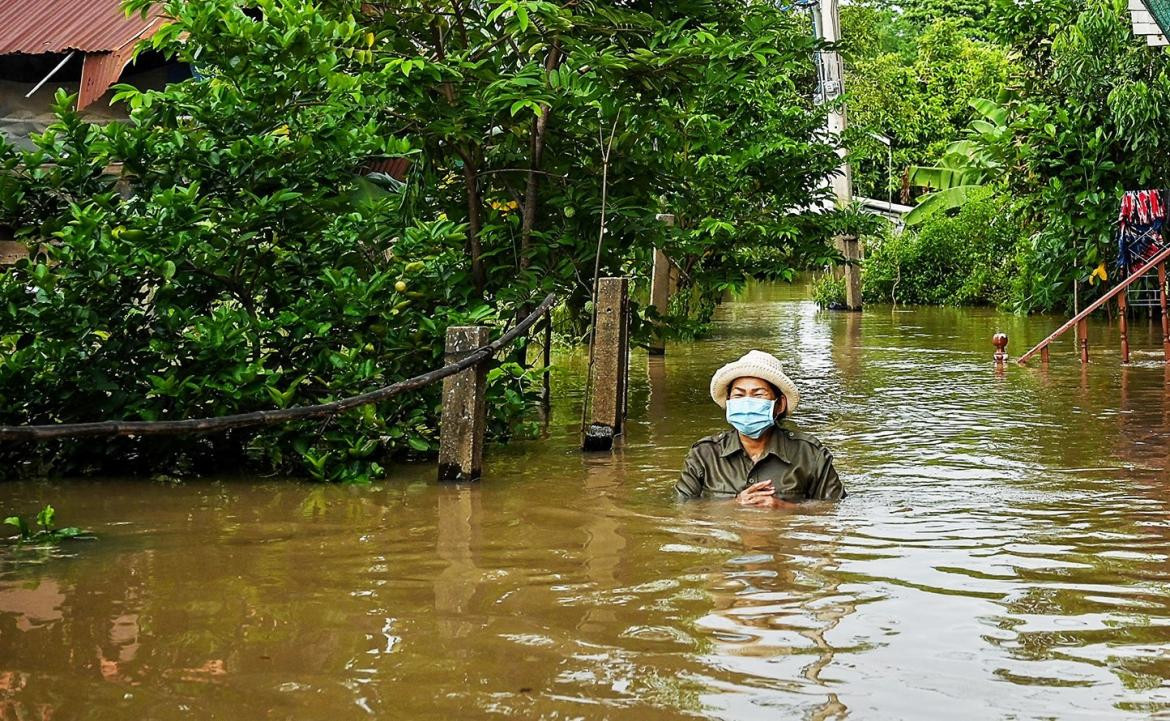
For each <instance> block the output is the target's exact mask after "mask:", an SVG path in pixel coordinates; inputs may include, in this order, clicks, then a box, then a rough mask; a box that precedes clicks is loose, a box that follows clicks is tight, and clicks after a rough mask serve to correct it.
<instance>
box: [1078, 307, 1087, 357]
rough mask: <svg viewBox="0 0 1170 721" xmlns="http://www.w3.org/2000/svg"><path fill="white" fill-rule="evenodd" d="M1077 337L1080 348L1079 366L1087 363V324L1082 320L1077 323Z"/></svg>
mask: <svg viewBox="0 0 1170 721" xmlns="http://www.w3.org/2000/svg"><path fill="white" fill-rule="evenodd" d="M1077 337H1078V338H1079V342H1080V346H1081V365H1085V364H1086V363H1088V362H1089V322H1088V321H1087V320H1085V319H1084V318H1081V319H1080V320H1079V321H1077Z"/></svg>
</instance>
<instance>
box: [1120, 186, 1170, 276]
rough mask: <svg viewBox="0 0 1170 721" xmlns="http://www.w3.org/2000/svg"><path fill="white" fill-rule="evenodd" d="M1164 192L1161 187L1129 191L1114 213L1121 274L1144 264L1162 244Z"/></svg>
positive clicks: (1164, 243) (1164, 208)
mask: <svg viewBox="0 0 1170 721" xmlns="http://www.w3.org/2000/svg"><path fill="white" fill-rule="evenodd" d="M1165 199H1166V195H1165V191H1162V190H1128V191H1126V193H1125V195H1124V196H1122V198H1121V212H1120V213H1118V215H1117V265H1118V267H1119V268H1121V270H1122V274H1123V275H1126V274H1128V273H1129V272H1131V271H1133V270H1136V269H1138V268H1140V267H1141V266H1143V265H1145V262H1146V260H1147V259H1149V258H1150V257H1152V256H1153V255H1155V254H1156V253H1157V252H1158V251H1159V250H1161V249H1162V248H1164V247H1165V245H1166V241H1165V239H1164V238H1163V237H1162V226H1163V225H1164V224H1165V222H1166V203H1165Z"/></svg>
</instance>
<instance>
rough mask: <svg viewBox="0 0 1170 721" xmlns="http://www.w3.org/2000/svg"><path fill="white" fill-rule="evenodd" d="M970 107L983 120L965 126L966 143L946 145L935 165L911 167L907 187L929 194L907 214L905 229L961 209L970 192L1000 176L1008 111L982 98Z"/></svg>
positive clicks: (958, 142)
mask: <svg viewBox="0 0 1170 721" xmlns="http://www.w3.org/2000/svg"><path fill="white" fill-rule="evenodd" d="M971 107H972V108H974V109H975V111H976V112H978V113H979V114H980V115H981V116H982V118H976V119H975V120H972V121H971V122H970V123H969V124H968V126H967V130H966V134H967V137H966V138H965V139H963V140H958V141H955V142H953V143H951V144H950V145H948V146H947V149H946V152H945V153H944V154H943V157H942V160H941V161H940V162H939V164H938V165H933V166H922V165H915V166H911V167H910V170H909V173H908V180H909V183H910V185H912V186H916V187H920V188H928V189H929V190H930V192H928V193H927V194H926V195H924V196H923V197H922V198H921V200H919V202H918V205H917V206H915V208H914V209H913V210H911V211H910V212H909V213H907V214H906V225H918V224H919V223H921V222H923V221H924V220H926V219H927V218H929V217H930V216H932V215H935V214H936V213H940V212H944V211H947V210H950V209H951V208H958V207H961V206H962V205H964V204H965V203H966V202H967V200H968V199H969V197H970V195H971V192H972V191H974V190H975V189H976V188H981V187H983V186H984V185H986V184H987V183H989V182H991V181H992V180H994V179H996V178H998V177H1000V176H1001V175H1002V174H1003V170H1004V163H1003V161H1002V155H1001V152H1000V149H1001V148H1003V147H1004V145H1005V142H1006V141H1007V140H1008V139H1009V137H1010V133H1011V128H1010V127H1009V126H1008V125H1007V109H1006V108H1004V107H1003V106H1001V105H999V104H998V103H995V102H992V101H990V100H984V99H981V98H976V99H975V100H972V101H971Z"/></svg>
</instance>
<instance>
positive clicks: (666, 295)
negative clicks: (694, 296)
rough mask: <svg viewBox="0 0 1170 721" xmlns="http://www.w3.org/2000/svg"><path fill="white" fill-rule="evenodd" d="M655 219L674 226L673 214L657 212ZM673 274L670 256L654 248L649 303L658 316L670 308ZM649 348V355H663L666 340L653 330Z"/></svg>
mask: <svg viewBox="0 0 1170 721" xmlns="http://www.w3.org/2000/svg"><path fill="white" fill-rule="evenodd" d="M655 220H659V221H661V222H662V223H664V224H665V225H666V226H667V227H673V226H674V216H673V215H670V214H668V213H659V214H658V215H656V216H655ZM674 283H675V274H674V267H673V266H672V264H671V262H670V258H667V257H666V253H664V252H662V249H661V248H655V249H654V265H653V266H652V269H651V271H650V305H651V306H652V307H653V308H654V310H655V311H657V312H658V315H659V316H664V315H666V313H667V311H668V310H669V308H670V296H671V295H673V294H674V289H675V285H674ZM647 350H649V352H650V355H663V354H664V353H666V341H665V340H663V338H662V336H661V335H660V334H659V333H657V332H655V333H654V334H652V335H651V337H650V345H649V346H648V348H647Z"/></svg>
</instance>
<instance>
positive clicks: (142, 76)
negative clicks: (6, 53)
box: [0, 56, 190, 149]
mask: <svg viewBox="0 0 1170 721" xmlns="http://www.w3.org/2000/svg"><path fill="white" fill-rule="evenodd" d="M61 57H63V56H56V60H58V61H59V60H60V58H61ZM49 59H52V56H49ZM55 64H56V63H55V62H54V63H50V64H48V70H51V69H52V67H53V65H55ZM27 65H28V63H27V60H24V59H19V60H17V59H12V58H6V57H0V137H3V138H4V140H6V141H8V142H10V143H13V144H15V145H16V146H17V147H20V148H26V149H27V148H32V147H34V146H33V144H32V141H31V140H30V139H29V134H30V133H40V132H43V131H44V130H45V128H47V127H48V126H49V124H50V123H52V122H53V120H54V117H53V96H54V95H55V94H56V92H57V90H58V89H62V88H63V89H64V90H65V91H66V92H68V93H73V94H75V93H77V92H78V89H79V88H80V84H81V79H80V66H81V63H80V61H79V58H78V57H74V59H72V60H70V61H69V63H68V64H67V66H66V67H65V68H62V72H61V73H60V74H58V75H55V76H54V77H53V78H52V79H51V80H49V82H47V83H45V84H44V85H42V86H41V88H40V89H39V90H37V91H36V93H34V94H33V96H32V97H31V98H26V97H25V95H26V94H28V92H29V91H30V90H32V89H33V88H34V87H36V84H37V83H38V82H39V81H40V79H41V78H43V77H44V76H45V75H46V74H47V73H48V70H44V71H43V72H40V71H39V70H38V73H39V74H38V73H30V72H29V70H28V67H27ZM38 65H42V64H38ZM73 66H76V68H74V67H73ZM189 75H190V73H188V72H187V71H186V69H185V66H177V65H173V64H168V65H156V66H154V67H148V68H145V69H142V70H137V69H136V68H134V67H130V68H127V70H126V71H125V72H124V73H123V74H122V77H121V79H120V80H119V82H123V83H130V84H131V85H134V86H135V87H137V88H141V89H143V90H160V89H162V88H163V87H165V86H166V84H167V83H168V82H172V81H174V80H177V79H182V78H183V77H188V76H189ZM113 94H114V93H113V91H112V90H108V91H106V93H105V94H104V95H103V96H102V97H101V99H99V100H98V101H97V102H95V103H93V104H92V105H90V106H89V107H88V108H86V109H85V110H84V111H83V113H82V114H83V116H84V117H85V118H86V119H87V120H90V121H93V122H97V123H107V122H111V121H117V120H126V119H127V114H126V109H125V108H124V107H121V106H118V107H111V106H110V98H112V97H113Z"/></svg>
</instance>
